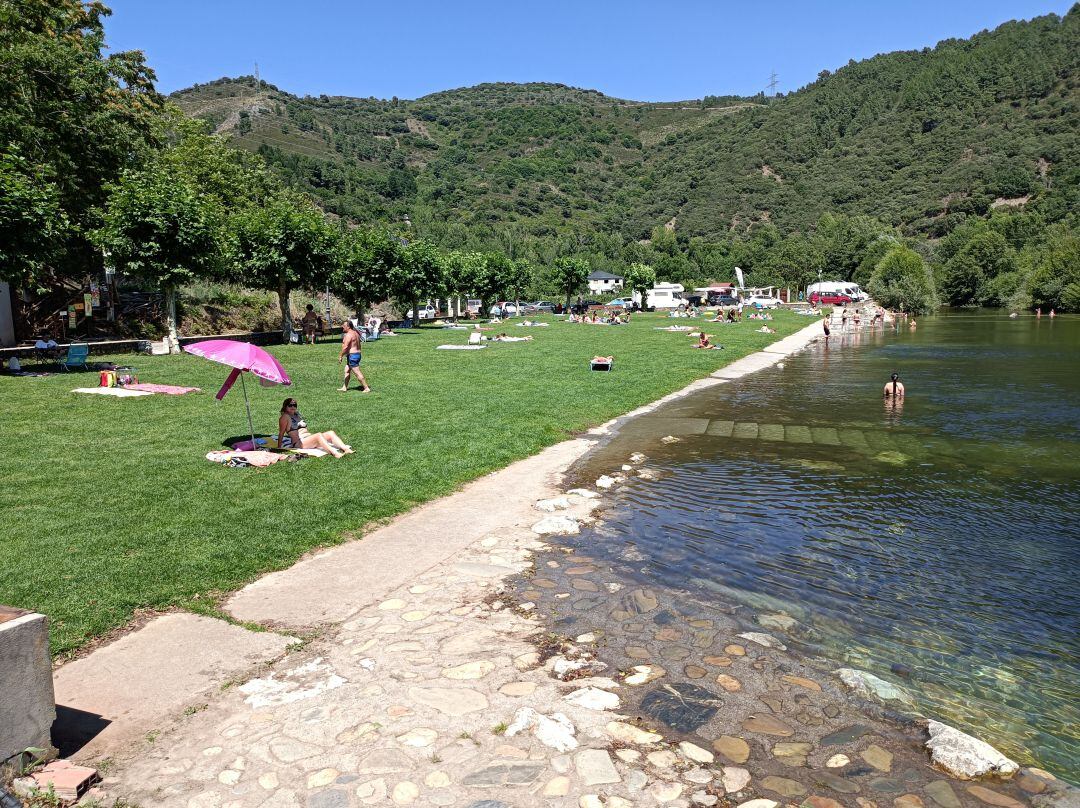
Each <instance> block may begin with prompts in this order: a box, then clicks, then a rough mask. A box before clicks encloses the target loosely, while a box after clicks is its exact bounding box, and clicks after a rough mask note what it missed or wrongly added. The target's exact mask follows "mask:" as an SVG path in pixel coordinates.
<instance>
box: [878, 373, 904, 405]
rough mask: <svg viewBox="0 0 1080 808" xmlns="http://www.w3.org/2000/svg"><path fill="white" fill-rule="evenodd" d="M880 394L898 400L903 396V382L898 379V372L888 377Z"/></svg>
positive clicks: (894, 400)
mask: <svg viewBox="0 0 1080 808" xmlns="http://www.w3.org/2000/svg"><path fill="white" fill-rule="evenodd" d="M882 395H883V396H884V397H885V398H887V399H889V400H891V401H893V402H896V401H899V400H900V399H902V398H903V397H904V383H903V382H902V381H900V374H899V373H894V374H893V375H892V376H890V377H889V381H887V382H885V389H884V390H883V391H882Z"/></svg>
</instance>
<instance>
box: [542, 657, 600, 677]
mask: <svg viewBox="0 0 1080 808" xmlns="http://www.w3.org/2000/svg"><path fill="white" fill-rule="evenodd" d="M606 667H607V665H605V664H604V663H603V662H599V661H597V660H595V659H567V658H566V657H553V658H552V661H551V671H552V673H554V674H555V676H556V677H557V678H559V679H566V678H567V677H569V676H570V675H571V674H576V673H577V672H578V671H588V672H595V671H602V670H603V669H604V668H606Z"/></svg>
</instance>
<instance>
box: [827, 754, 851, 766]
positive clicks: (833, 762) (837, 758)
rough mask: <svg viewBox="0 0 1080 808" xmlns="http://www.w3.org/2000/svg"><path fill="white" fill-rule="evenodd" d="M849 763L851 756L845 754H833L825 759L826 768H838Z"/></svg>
mask: <svg viewBox="0 0 1080 808" xmlns="http://www.w3.org/2000/svg"><path fill="white" fill-rule="evenodd" d="M849 763H851V758H849V757H848V756H847V755H833V756H832V757H831V758H829V759H828V760H826V761H825V767H826V768H827V769H840V768H843V767H844V766H846V765H848V764H849Z"/></svg>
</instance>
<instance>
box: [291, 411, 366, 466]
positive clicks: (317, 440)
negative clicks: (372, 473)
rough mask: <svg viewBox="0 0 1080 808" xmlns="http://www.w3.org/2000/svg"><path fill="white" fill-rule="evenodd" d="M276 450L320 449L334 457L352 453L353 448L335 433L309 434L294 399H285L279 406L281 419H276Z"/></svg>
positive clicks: (305, 422)
mask: <svg viewBox="0 0 1080 808" xmlns="http://www.w3.org/2000/svg"><path fill="white" fill-rule="evenodd" d="M278 448H279V449H322V450H323V451H324V452H329V453H330V454H332V455H333V456H334V457H341V456H342V455H347V454H352V453H353V448H352V447H351V446H349V445H348V444H347V443H345V441H343V440H342V439H341V438H339V437H338V435H337V433H336V432H331V431H326V432H309V431H308V428H307V421H305V420H304V416H302V415H301V414H300V410H299V409H297V404H296V399H295V398H287V399H285V402H284V403H283V404H282V405H281V417H280V418H278Z"/></svg>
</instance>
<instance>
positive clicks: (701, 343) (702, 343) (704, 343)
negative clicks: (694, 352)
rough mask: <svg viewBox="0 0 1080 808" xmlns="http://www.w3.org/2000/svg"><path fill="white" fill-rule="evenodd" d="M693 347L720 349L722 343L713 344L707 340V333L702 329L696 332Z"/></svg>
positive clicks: (711, 349)
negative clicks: (695, 343) (695, 340)
mask: <svg viewBox="0 0 1080 808" xmlns="http://www.w3.org/2000/svg"><path fill="white" fill-rule="evenodd" d="M694 347H695V348H705V349H706V350H709V351H722V350H723V349H724V346H723V345H713V344H712V343H711V342H709V335H708V334H706V333H705V332H704V331H702V332H701V333H700V334H698V343H697V345H695V346H694Z"/></svg>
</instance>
